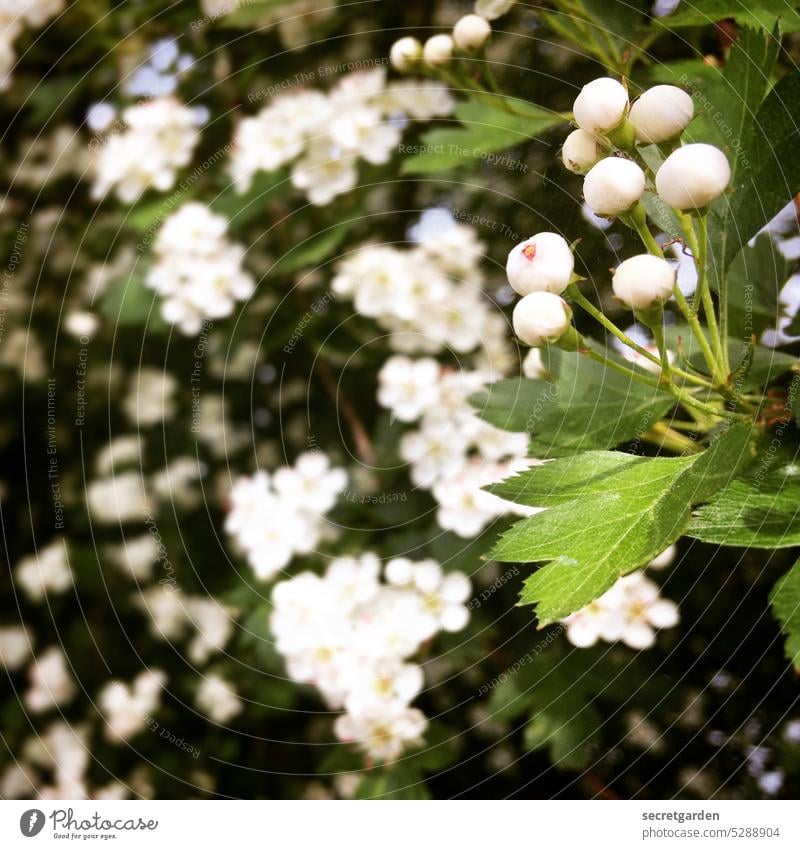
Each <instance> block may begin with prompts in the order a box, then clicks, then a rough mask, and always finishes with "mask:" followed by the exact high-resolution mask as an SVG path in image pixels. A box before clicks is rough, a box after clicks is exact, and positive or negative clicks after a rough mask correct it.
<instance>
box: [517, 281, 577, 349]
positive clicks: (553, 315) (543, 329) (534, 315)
mask: <svg viewBox="0 0 800 849" xmlns="http://www.w3.org/2000/svg"><path fill="white" fill-rule="evenodd" d="M512 320H513V323H514V333H516V334H517V337H518V338H519V340H520V342H523V343H524V344H526V345H528V346H530V347H531V348H539V347H541V346H542V345H546V344H547V343H549V342H558V340H559V339H560V338H561V337H562V336H563V335H564V334H565V333H566V332H567V330H568V329H569V328H570V326H571V324H572V310H570V308H569V306H568V305H567V302H566V301H565V300H564V299H563V298H559V296H558V295H554V294H553V293H552V292H532V293H531V294H530V295H525V297H524V298H523V299H522V300H521V301H520V302H519V303H518V304H517V305H516V306H515V307H514V315H513V319H512Z"/></svg>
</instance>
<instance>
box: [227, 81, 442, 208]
mask: <svg viewBox="0 0 800 849" xmlns="http://www.w3.org/2000/svg"><path fill="white" fill-rule="evenodd" d="M452 109H453V102H452V99H451V98H450V95H449V94H448V92H447V90H446V88H444V87H443V86H441V85H439V84H437V83H433V82H428V81H424V82H418V83H416V84H415V85H414V86H413V87H412V86H409V84H408V83H407V82H403V83H399V84H398V83H389V84H387V82H386V73H385V70H384V69H383V68H378V69H375V70H370V71H358V72H355V73H352V74H348V75H347V76H345V77H343V78H342V79H340V80H339V82H338V83H337V84H336V85H335V86H334V87H333V88H332V89H331V91H330V92H328V93H327V94H326V93H324V92H322V91H315V90H306V89H303V90H301V91H299V92H297V93H287V94H280V95H278V96H277V97H275V98H273V99H272V100H271V101H270V103H269V105H267V106H266V107H265V108H264V109H262V110H261V111H260V112H259V113H258V114H257V115H255V116H252V117H248V118H244V119H243V120H242V121H241V122H240V124H239V126H238V128H237V130H236V135H235V138H234V151H233V154H232V159H231V172H232V175H233V179H234V181H235V182H236V186H237V188H238V189H239V191H242V192H244V191H246V190H247V189H248V188H249V187H250V185H251V183H252V180H253V177H254V175H255V174H256V173H258V172H259V171H267V172H270V171H275V170H277V169H278V168H280V167H282V166H284V165H288V164H289V163H294V164H293V166H292V176H291V178H292V183H293V184H294V186H295V187H296V188H298V189H300V190H301V191H303V192H305V194H306V196H307V197H308V199H309V201H310V202H311V203H313V204H315V205H317V206H324V205H326V204H328V203H330V202H331V201H332V200H333V199H334V198H335V197H337V196H338V195H341V194H344V193H345V192H349V191H350V190H351V189H353V188H354V187H355V185H356V182H357V179H358V169H357V164H358V160H359V159H364V160H365V161H367V162H369V163H371V164H373V165H382V164H384V163H386V162H388V161H389V158H390V157H391V154H392V151H393V150H394V149H395V148H396V147H397V145H398V143H399V142H400V139H401V135H402V127H403V126H404V124H405V123H406V122H407V117H412V118H416V119H419V120H426V119H427V120H430V119H431V118H434V117H439V116H445V115H449V114H450V113H451V112H452Z"/></svg>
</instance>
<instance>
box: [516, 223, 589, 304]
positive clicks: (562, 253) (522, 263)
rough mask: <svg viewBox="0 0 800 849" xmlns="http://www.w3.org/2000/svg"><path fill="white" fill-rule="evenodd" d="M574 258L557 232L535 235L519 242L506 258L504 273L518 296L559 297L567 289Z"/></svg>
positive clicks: (573, 267) (573, 266) (566, 243)
mask: <svg viewBox="0 0 800 849" xmlns="http://www.w3.org/2000/svg"><path fill="white" fill-rule="evenodd" d="M574 269H575V257H574V256H573V255H572V251H571V250H570V247H569V243H568V242H567V240H566V239H565V238H564V237H563V236H559V235H558V233H537V234H536V235H535V236H531V238H530V239H526V240H525V241H524V242H520V243H519V244H518V245H517V246H516V247H515V248H514V249H513V250H512V251H511V253H509V255H508V261H507V262H506V274H507V275H508V282H509V283H510V284H511V288H512V289H513V290H514V291H515V292H516V293H517V294H519V295H529V294H530V293H531V292H555V293H556V294H560V293H561V292H563V291H564V289H566V288H567V286H569V284H570V281H571V279H572V272H573V270H574Z"/></svg>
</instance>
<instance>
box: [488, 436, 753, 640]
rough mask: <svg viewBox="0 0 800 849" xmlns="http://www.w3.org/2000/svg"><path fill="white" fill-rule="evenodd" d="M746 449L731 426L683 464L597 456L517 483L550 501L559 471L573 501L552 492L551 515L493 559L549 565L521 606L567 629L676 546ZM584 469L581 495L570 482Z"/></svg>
mask: <svg viewBox="0 0 800 849" xmlns="http://www.w3.org/2000/svg"><path fill="white" fill-rule="evenodd" d="M750 439H751V428H750V426H749V425H734V426H732V427H730V428H729V429H728V430H727V431H726V432H724V433H723V434H722V435H721V436H720V437H718V438H717V440H716V441H715V442H714V443H712V445H711V446H710V447H709V448H708V449H707V450H706V451H704V452H702V453H701V454H695V455H692V456H688V457H670V458H660V457H656V458H651V457H634V458H631V457H630V455H621V456H622V457H625V458H627V459H625V460H621V461H618V465H617V467H616V468H614V462H615V461H614V460H612V459H611V458H610V457H607V456H603V455H602V454H600V455H598V454H594V453H593V454H587V455H584V457H583V458H569V459H567V460H556V461H554V462H553V463H552V464H545V465H544V466H535V467H533V468H532V469H529V470H528V471H526V472H524V473H523V474H522V475H520V476H519V477H524V478H529V479H531V483H530V484H529V486H530V487H531V490H530V491H531V493H534V492H536V493H537V494H538V492H544V491H546V490H547V489H548V487H551V486H552V485H553V481H554V480H555V479H557V477H558V475H559V469H563V470H564V475H565V477H566V478H567V481H568V487H569V488H570V491H571V493H572V494H573V497H572V498H571V499H569V500H564V501H562V500H561V499H560V495H559V494H558V492H554V493H553V494H552V495H551V498H552V499H553V501H552V502H551V503H552V504H553V506H550V507H548V509H546V510H544V511H542V512H541V513H537V514H536V515H534V516H531V517H530V518H528V519H524V520H522V521H521V522H518V523H517V524H515V525H514V526H513V527H512V528H511V529H510V530H508V531H507V532H506V533H505V534H504V535H503V536H502V537H501V538H500V540H499V541H498V542H497V544H496V545H495V548H494V549H493V551H492V552H491V555H490V556H491V558H492V559H494V560H498V561H501V562H514V563H519V562H546V563H547V564H548V565H546V566H543V567H542V568H541V569H539V570H538V571H536V572H535V573H534V574H533V575H531V576H530V577H529V578H528V579H527V580H526V581H525V584H524V587H523V590H522V594H521V603H522V604H534V605H536V613H537V616H538V618H539V622H540V624H541V625H547V624H549V623H550V622H554V621H556V620H559V619H563V618H564V617H565V616H568V615H569V614H570V613H573V612H574V611H576V610H579V609H580V608H582V607H584V606H585V605H587V604H589V602H591V601H593V600H594V599H595V598H597V597H598V596H600V595H602V594H603V593H604V592H605V591H606V590H607V589H609V587H611V586H612V585H613V584H614V583H615V582H616V580H617V579H618V578H619V577H620V576H621V575H625V574H626V573H628V572H631V571H633V570H634V569H637V568H638V567H640V566H643V565H644V564H645V563H647V562H648V561H650V560H652V559H653V558H654V557H655V556H656V555H658V554H660V553H661V552H662V551H663V550H664V549H665V548H666V547H667V546H668V545H670V544H671V543H672V542H674V541H675V540H676V539H678V537H680V536H681V535H682V534H683V533H684V532H685V531H686V528H687V526H688V524H689V518H690V511H691V507H692V505H693V504H699V503H702V502H703V501H707V500H708V499H709V498H710V497H711V496H712V495H713V494H714V493H716V492H717V491H719V490H720V489H721V488H723V487H724V486H726V485H727V484H728V483H729V482H730V481H731V480H733V479H734V478H735V477H736V476H737V475H738V474H739V473H740V471H741V469H742V468H743V467H744V466H745V465H746V464H747V463H748V462H750V459H751V453H750ZM581 459H584V460H585V485H584V486H582V487H581V486H580V484H579V482H578V477H577V474H576V470H577V469H578V463H579V461H580V460H581ZM542 471H544V473H545V475H547V482H546V483H545V485H544V486H543V487H537V485H536V484H534V483H533V482H532V479H535V477H536V475H537V474H539V473H540V472H542ZM551 492H552V490H551ZM540 503H541V502H540ZM543 506H546V503H545V505H543Z"/></svg>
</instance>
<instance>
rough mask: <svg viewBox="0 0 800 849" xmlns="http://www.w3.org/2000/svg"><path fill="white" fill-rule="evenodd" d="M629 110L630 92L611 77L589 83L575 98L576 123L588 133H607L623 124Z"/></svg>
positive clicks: (573, 111) (573, 109)
mask: <svg viewBox="0 0 800 849" xmlns="http://www.w3.org/2000/svg"><path fill="white" fill-rule="evenodd" d="M627 108H628V92H627V89H626V88H625V86H624V85H622V83H618V82H617V81H616V80H612V79H611V77H600V79H597V80H592V82H590V83H587V84H586V85H585V86H584V87H583V88H582V89H581V92H580V94H579V95H578V96H577V97H576V98H575V103H574V104H573V106H572V114H573V116H574V118H575V123H576V124H577V125H578V126H579V127H580V128H581V129H582V130H586V132H587V133H606V132H608V131H609V130H613V129H614V127H616V126H617V125H618V124H620V123H622V119H623V118H624V117H625V111H626V110H627Z"/></svg>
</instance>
